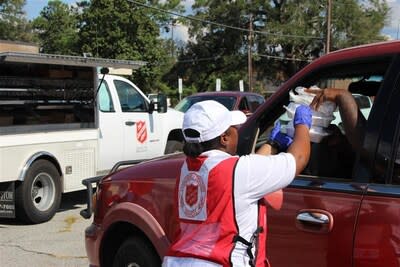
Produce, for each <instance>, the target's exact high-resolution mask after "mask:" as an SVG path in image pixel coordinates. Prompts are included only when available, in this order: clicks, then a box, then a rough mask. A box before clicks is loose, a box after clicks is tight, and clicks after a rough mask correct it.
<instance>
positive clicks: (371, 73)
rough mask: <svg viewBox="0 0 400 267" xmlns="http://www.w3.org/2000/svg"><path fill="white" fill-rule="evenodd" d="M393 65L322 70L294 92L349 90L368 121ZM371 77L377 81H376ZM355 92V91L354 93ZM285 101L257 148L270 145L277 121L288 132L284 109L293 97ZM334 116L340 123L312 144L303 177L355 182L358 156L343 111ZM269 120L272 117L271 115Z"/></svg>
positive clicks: (382, 63) (302, 81) (387, 63)
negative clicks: (307, 89)
mask: <svg viewBox="0 0 400 267" xmlns="http://www.w3.org/2000/svg"><path fill="white" fill-rule="evenodd" d="M389 63H390V61H388V62H386V63H384V62H381V63H380V64H377V63H371V64H368V63H366V62H363V63H362V64H360V66H362V67H357V66H358V65H357V64H353V65H350V64H349V65H345V66H335V67H332V68H329V69H325V70H322V71H321V72H320V73H312V74H309V77H306V78H303V79H302V80H301V81H300V82H299V83H301V84H298V85H295V86H294V87H293V88H291V89H294V88H295V87H297V86H303V87H311V86H312V85H316V86H318V87H319V88H321V89H324V88H330V87H332V88H338V89H343V90H349V91H350V92H351V93H352V94H353V96H354V95H355V94H356V97H357V98H356V102H358V104H359V106H360V108H361V109H360V110H361V112H362V113H363V114H364V117H366V118H368V115H369V111H370V110H371V108H372V107H371V102H369V101H370V98H369V97H371V98H373V97H374V96H375V95H376V93H377V91H378V90H379V88H380V84H381V82H382V80H383V77H384V74H385V71H386V69H387V68H388V66H389ZM371 77H373V81H372V80H371V79H372V78H371ZM307 78H308V79H307ZM370 82H372V83H370ZM356 89H357V90H356ZM352 90H355V91H354V92H353V91H352ZM282 101H283V102H282V103H281V104H280V105H278V106H277V108H276V109H275V110H279V111H278V112H276V111H274V112H271V114H272V115H269V116H271V117H272V116H275V119H273V120H272V121H271V123H270V124H269V127H267V128H266V129H265V131H263V129H262V128H260V133H261V134H259V138H258V141H257V143H256V148H257V145H260V144H261V143H263V142H265V141H266V139H267V138H268V136H269V134H270V131H271V129H272V128H273V125H274V124H275V123H276V122H277V121H280V123H281V125H282V131H283V132H285V129H286V125H287V124H288V122H289V121H290V118H289V117H288V114H287V112H286V110H285V109H284V108H283V106H284V105H288V104H289V96H287V97H286V98H285V99H282ZM372 104H373V103H372ZM334 115H335V116H336V119H334V120H333V121H332V122H331V124H330V125H329V126H328V127H327V128H325V130H324V133H326V135H325V134H323V135H319V136H321V139H320V141H319V142H314V143H312V144H311V157H310V161H309V163H308V166H307V167H306V168H305V170H304V171H303V173H302V175H304V176H307V177H310V178H319V179H320V178H324V177H325V178H329V179H332V178H336V179H346V180H349V181H351V179H352V175H353V168H354V164H355V161H356V155H357V153H358V152H357V151H354V150H353V149H352V146H351V144H350V143H349V141H348V140H347V138H346V133H345V131H344V129H343V125H342V120H341V118H340V115H339V111H338V110H336V111H335V112H334ZM265 116H266V117H268V115H265ZM267 125H268V124H267Z"/></svg>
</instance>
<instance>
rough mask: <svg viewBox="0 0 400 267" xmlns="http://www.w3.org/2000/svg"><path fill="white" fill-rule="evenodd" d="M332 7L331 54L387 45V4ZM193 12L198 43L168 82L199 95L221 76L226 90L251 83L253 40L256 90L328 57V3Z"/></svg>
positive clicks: (277, 2)
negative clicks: (189, 87)
mask: <svg viewBox="0 0 400 267" xmlns="http://www.w3.org/2000/svg"><path fill="white" fill-rule="evenodd" d="M332 2H333V6H332V22H331V28H332V31H331V39H332V42H331V47H330V48H331V51H333V50H336V49H340V48H344V47H348V46H353V45H358V44H365V43H371V42H376V41H379V40H383V37H382V36H381V35H380V30H381V29H382V27H383V26H384V23H385V18H386V16H387V14H388V6H387V4H386V2H385V1H379V0H367V1H357V0H343V1H332ZM193 11H194V13H195V18H196V19H197V20H192V21H190V22H189V25H190V27H189V30H190V34H191V37H192V38H194V41H192V42H189V43H188V46H187V48H186V50H185V51H183V53H182V54H181V55H180V58H179V61H178V63H177V65H176V66H175V67H174V68H173V69H172V72H171V73H170V74H168V75H166V76H165V78H166V79H168V78H169V77H173V76H174V75H175V76H180V77H184V79H185V81H186V83H188V84H194V85H195V87H196V88H197V90H198V91H205V90H214V87H215V86H214V84H215V78H217V77H220V78H222V86H223V88H224V89H234V88H235V87H236V86H235V85H236V84H237V83H238V80H237V79H238V78H239V77H240V78H241V79H243V80H244V81H248V77H247V76H248V75H247V73H248V72H247V69H248V66H247V65H248V64H247V60H248V53H247V52H248V49H249V46H250V43H249V40H252V43H251V51H252V52H253V56H252V66H253V76H255V77H256V78H257V80H258V81H259V82H258V83H256V86H255V87H256V88H255V89H256V90H257V86H258V87H259V90H263V89H265V85H262V84H264V83H265V81H266V80H268V81H270V82H275V83H279V82H282V81H283V80H286V79H287V78H288V77H290V76H291V75H293V74H294V73H295V72H296V71H298V70H299V69H300V68H302V67H303V66H305V65H306V64H308V62H309V61H310V60H312V59H314V58H316V57H319V56H321V55H322V54H323V53H324V49H325V39H326V28H327V25H326V21H327V17H326V14H327V1H326V0H317V1H315V0H301V1H300V0H273V1H267V0H252V1H248V0H236V1H223V0H212V1H211V0H196V1H195V4H194V6H193ZM198 20H203V22H202V23H201V22H199V21H198ZM207 21H212V22H215V23H208V22H207ZM250 22H252V23H251V24H250ZM225 25H229V26H230V27H225ZM250 25H251V26H252V29H253V31H252V32H250V31H249V29H250V27H249V26H250ZM250 33H251V34H250ZM250 36H251V37H252V38H251V39H250V38H249V37H250ZM277 48H279V49H277Z"/></svg>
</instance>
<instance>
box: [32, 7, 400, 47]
mask: <svg viewBox="0 0 400 267" xmlns="http://www.w3.org/2000/svg"><path fill="white" fill-rule="evenodd" d="M386 1H387V2H388V4H389V6H390V7H391V8H392V10H391V14H390V19H389V21H388V23H387V26H386V27H385V28H384V29H383V31H382V33H383V34H386V35H389V36H391V37H392V38H393V39H396V38H397V39H399V38H400V33H399V28H400V0H386ZM47 2H48V1H47V0H27V1H26V6H25V12H26V14H27V17H28V19H32V18H35V17H37V16H38V15H39V13H40V11H41V10H42V9H43V7H44V6H46V4H47ZM63 2H65V3H68V4H73V3H75V2H76V0H63ZM186 2H193V0H186ZM186 4H188V3H186ZM174 31H175V33H174V36H175V37H176V38H177V39H184V38H185V37H186V35H187V32H186V30H185V29H184V27H179V26H177V27H176V29H174ZM174 39H175V38H174Z"/></svg>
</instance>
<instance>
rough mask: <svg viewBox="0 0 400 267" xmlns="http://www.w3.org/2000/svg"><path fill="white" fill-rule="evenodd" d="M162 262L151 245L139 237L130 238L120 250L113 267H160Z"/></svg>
mask: <svg viewBox="0 0 400 267" xmlns="http://www.w3.org/2000/svg"><path fill="white" fill-rule="evenodd" d="M160 266H161V260H160V257H159V256H158V255H157V253H156V252H155V251H154V249H153V248H152V247H151V245H150V244H149V243H148V242H146V241H144V240H143V239H141V238H139V237H136V236H134V237H130V238H129V239H127V240H126V241H125V242H124V243H122V245H121V247H120V248H119V249H118V251H117V254H116V255H115V259H114V263H113V267H160Z"/></svg>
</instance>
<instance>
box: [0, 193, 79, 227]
mask: <svg viewBox="0 0 400 267" xmlns="http://www.w3.org/2000/svg"><path fill="white" fill-rule="evenodd" d="M84 208H86V190H81V191H76V192H71V193H65V194H62V197H61V204H60V208H59V209H58V211H57V213H59V212H64V211H67V210H76V209H77V210H78V211H80V210H82V209H84ZM0 224H5V225H28V224H27V223H26V222H22V221H20V220H18V219H17V218H15V219H13V218H0ZM1 228H4V227H2V226H1V225H0V229H1Z"/></svg>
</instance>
